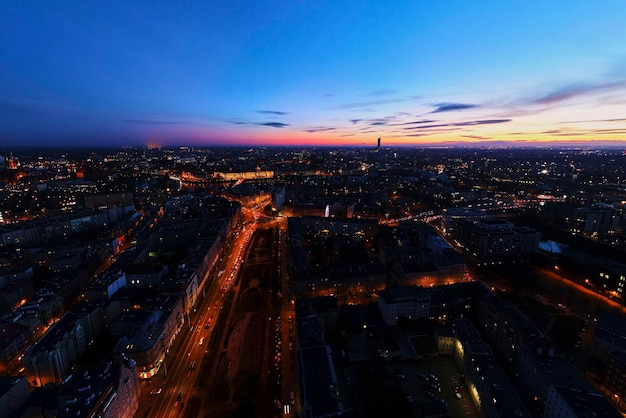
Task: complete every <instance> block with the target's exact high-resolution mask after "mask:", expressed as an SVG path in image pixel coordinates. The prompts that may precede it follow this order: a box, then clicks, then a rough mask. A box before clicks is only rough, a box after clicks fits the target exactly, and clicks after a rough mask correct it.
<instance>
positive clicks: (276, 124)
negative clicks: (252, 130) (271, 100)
mask: <svg viewBox="0 0 626 418" xmlns="http://www.w3.org/2000/svg"><path fill="white" fill-rule="evenodd" d="M257 125H259V126H270V127H272V128H284V127H285V126H289V124H288V123H282V122H264V123H257Z"/></svg>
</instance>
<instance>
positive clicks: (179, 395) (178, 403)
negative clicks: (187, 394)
mask: <svg viewBox="0 0 626 418" xmlns="http://www.w3.org/2000/svg"><path fill="white" fill-rule="evenodd" d="M181 399H183V392H178V396H176V402H174V407H175V408H176V407H178V405H180V400H181Z"/></svg>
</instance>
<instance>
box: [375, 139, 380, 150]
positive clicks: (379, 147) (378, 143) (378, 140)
mask: <svg viewBox="0 0 626 418" xmlns="http://www.w3.org/2000/svg"><path fill="white" fill-rule="evenodd" d="M376 148H380V138H378V146H377V147H376Z"/></svg>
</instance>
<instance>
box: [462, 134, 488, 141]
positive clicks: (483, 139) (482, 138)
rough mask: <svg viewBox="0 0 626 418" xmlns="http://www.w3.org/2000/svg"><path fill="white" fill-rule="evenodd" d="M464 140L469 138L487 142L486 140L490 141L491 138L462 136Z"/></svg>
mask: <svg viewBox="0 0 626 418" xmlns="http://www.w3.org/2000/svg"><path fill="white" fill-rule="evenodd" d="M461 137H462V138H469V139H478V140H481V141H485V140H490V139H491V138H489V137H486V136H480V135H461Z"/></svg>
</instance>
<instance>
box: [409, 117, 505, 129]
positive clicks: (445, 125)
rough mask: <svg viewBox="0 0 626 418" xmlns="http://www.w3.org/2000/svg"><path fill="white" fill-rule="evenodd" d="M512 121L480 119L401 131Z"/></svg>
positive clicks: (411, 127) (421, 126)
mask: <svg viewBox="0 0 626 418" xmlns="http://www.w3.org/2000/svg"><path fill="white" fill-rule="evenodd" d="M511 120H512V119H481V120H470V121H467V122H455V123H437V124H434V125H419V126H409V127H406V128H403V129H406V130H415V129H432V128H443V127H454V126H476V125H493V124H498V123H506V122H510V121H511Z"/></svg>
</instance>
